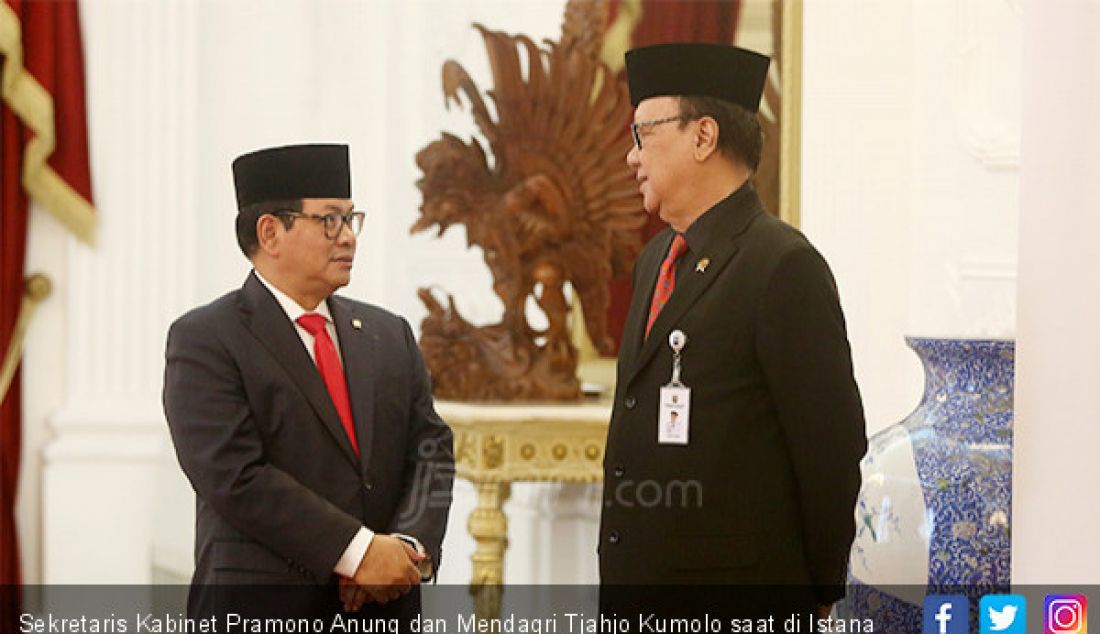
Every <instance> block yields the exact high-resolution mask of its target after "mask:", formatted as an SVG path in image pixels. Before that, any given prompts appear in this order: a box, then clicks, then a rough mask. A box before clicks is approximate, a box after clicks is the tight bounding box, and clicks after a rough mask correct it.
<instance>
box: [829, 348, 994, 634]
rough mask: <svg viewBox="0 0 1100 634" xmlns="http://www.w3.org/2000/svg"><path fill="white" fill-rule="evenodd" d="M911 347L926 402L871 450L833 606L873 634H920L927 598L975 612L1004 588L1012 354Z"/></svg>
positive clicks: (871, 445)
mask: <svg viewBox="0 0 1100 634" xmlns="http://www.w3.org/2000/svg"><path fill="white" fill-rule="evenodd" d="M906 343H907V344H909V347H910V348H912V349H913V350H914V351H915V352H916V353H917V355H918V356H919V357H920V359H921V361H922V363H923V364H924V381H925V386H924V396H923V398H922V399H921V402H920V405H918V406H917V408H916V410H914V411H913V413H912V414H910V415H909V416H908V417H906V418H905V420H903V421H901V422H900V423H897V424H896V425H893V426H891V427H890V428H888V429H886V430H883V431H882V432H881V433H879V434H876V435H875V436H874V437H872V438H871V440H870V443H869V447H868V452H867V456H866V457H865V458H864V460H863V465H862V467H863V489H862V490H861V491H860V495H859V500H858V503H857V506H856V522H857V533H856V539H855V543H854V544H853V546H852V557H851V560H850V566H849V590H848V598H847V599H846V600H845V601H844V602H843V603H842V604H841V606H839V610H840V613H841V614H842V615H846V616H852V617H860V618H866V617H869V618H872V619H874V622H875V630H876V631H878V632H906V633H909V632H920V631H921V630H922V625H921V611H922V602H923V598H924V596H925V594H931V593H951V594H965V595H967V596H969V597H970V599H971V601H972V602H976V601H977V599H978V598H979V597H980V596H981V595H982V594H985V593H988V592H1005V591H1007V588H1008V587H1009V549H1010V541H1009V537H1010V534H1009V528H1010V526H1011V516H1012V508H1011V500H1012V417H1013V414H1012V404H1013V403H1012V399H1013V382H1014V377H1015V342H1013V341H1012V340H991V339H981V340H979V339H930V338H916V337H907V338H906ZM975 605H976V603H975ZM971 614H972V615H974V616H976V614H977V611H976V609H975V610H971Z"/></svg>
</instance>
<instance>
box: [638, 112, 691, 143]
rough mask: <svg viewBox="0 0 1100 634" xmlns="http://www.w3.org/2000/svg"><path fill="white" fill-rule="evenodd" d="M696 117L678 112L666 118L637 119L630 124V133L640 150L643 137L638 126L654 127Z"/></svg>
mask: <svg viewBox="0 0 1100 634" xmlns="http://www.w3.org/2000/svg"><path fill="white" fill-rule="evenodd" d="M693 118H695V117H689V116H687V115H682V114H678V115H676V116H674V117H665V118H664V119H650V120H649V121H635V122H634V123H631V124H630V134H632V135H633V136H634V147H636V148H638V149H639V150H640V149H642V137H641V135H639V134H638V128H652V127H653V126H655V125H661V124H662V123H671V122H673V121H691V120H692V119H693Z"/></svg>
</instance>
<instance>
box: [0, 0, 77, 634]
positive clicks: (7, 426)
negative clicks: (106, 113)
mask: <svg viewBox="0 0 1100 634" xmlns="http://www.w3.org/2000/svg"><path fill="white" fill-rule="evenodd" d="M0 2H3V3H4V4H6V5H7V7H0V9H10V11H0V20H2V21H3V22H4V23H3V24H0V28H3V29H4V30H5V31H6V32H8V33H19V34H20V37H19V38H18V39H17V40H15V41H12V40H11V39H5V40H0V56H2V57H3V71H2V72H3V80H4V93H3V108H2V113H0V168H2V175H0V355H4V354H6V353H7V352H8V350H9V349H10V348H11V347H12V344H13V342H12V336H13V330H14V328H15V324H16V321H17V320H18V318H19V311H20V308H21V305H22V299H23V288H24V275H25V271H24V259H25V257H26V240H27V213H28V200H29V199H30V198H33V199H35V200H36V201H37V202H39V203H41V204H42V205H43V206H44V207H45V208H46V209H47V210H48V211H50V212H51V213H53V214H54V215H56V216H57V217H58V219H59V220H61V221H62V222H63V223H64V224H65V225H67V226H68V227H69V228H70V229H72V230H73V232H74V233H75V234H76V235H77V236H78V237H80V238H82V239H85V240H90V238H91V228H92V227H93V226H94V214H93V213H92V212H93V209H92V206H91V200H92V195H91V176H90V173H89V169H88V135H87V124H86V117H85V101H84V56H83V43H82V39H81V34H80V19H79V14H78V10H77V4H76V0H52V1H50V2H40V1H33V0H0ZM51 115H52V116H51ZM29 147H33V148H35V149H36V152H30V151H28V148H29ZM43 155H45V160H42V156H43ZM35 156H37V157H38V158H37V159H36V158H34V157H35ZM21 394H22V390H21V389H20V372H19V371H17V372H16V374H15V378H14V379H13V380H12V383H11V385H10V387H9V388H8V391H7V393H6V394H5V395H4V397H3V401H2V402H0V631H9V629H10V628H12V627H13V626H14V623H15V621H14V619H15V617H16V615H18V614H19V612H20V610H19V606H20V597H19V590H18V586H19V584H20V583H21V581H22V577H21V572H20V560H19V544H18V540H17V538H16V532H15V495H16V491H17V489H18V476H19V459H20V450H21V437H20V436H21V416H22V410H21V405H22V403H21ZM9 619H11V620H10V621H9ZM12 631H14V630H12Z"/></svg>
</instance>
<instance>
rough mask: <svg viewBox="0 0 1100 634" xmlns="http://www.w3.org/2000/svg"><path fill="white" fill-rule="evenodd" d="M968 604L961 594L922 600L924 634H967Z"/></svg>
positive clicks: (931, 596) (942, 595)
mask: <svg viewBox="0 0 1100 634" xmlns="http://www.w3.org/2000/svg"><path fill="white" fill-rule="evenodd" d="M969 631H970V604H969V603H967V601H966V597H965V596H963V595H961V594H932V595H929V596H927V597H925V598H924V634H969Z"/></svg>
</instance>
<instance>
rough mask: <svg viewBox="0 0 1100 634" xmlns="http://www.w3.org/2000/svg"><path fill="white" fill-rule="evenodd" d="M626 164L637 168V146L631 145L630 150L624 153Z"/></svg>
mask: <svg viewBox="0 0 1100 634" xmlns="http://www.w3.org/2000/svg"><path fill="white" fill-rule="evenodd" d="M626 164H627V165H629V166H631V167H638V146H637V145H633V144H632V145H631V146H630V150H628V151H627V153H626Z"/></svg>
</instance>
